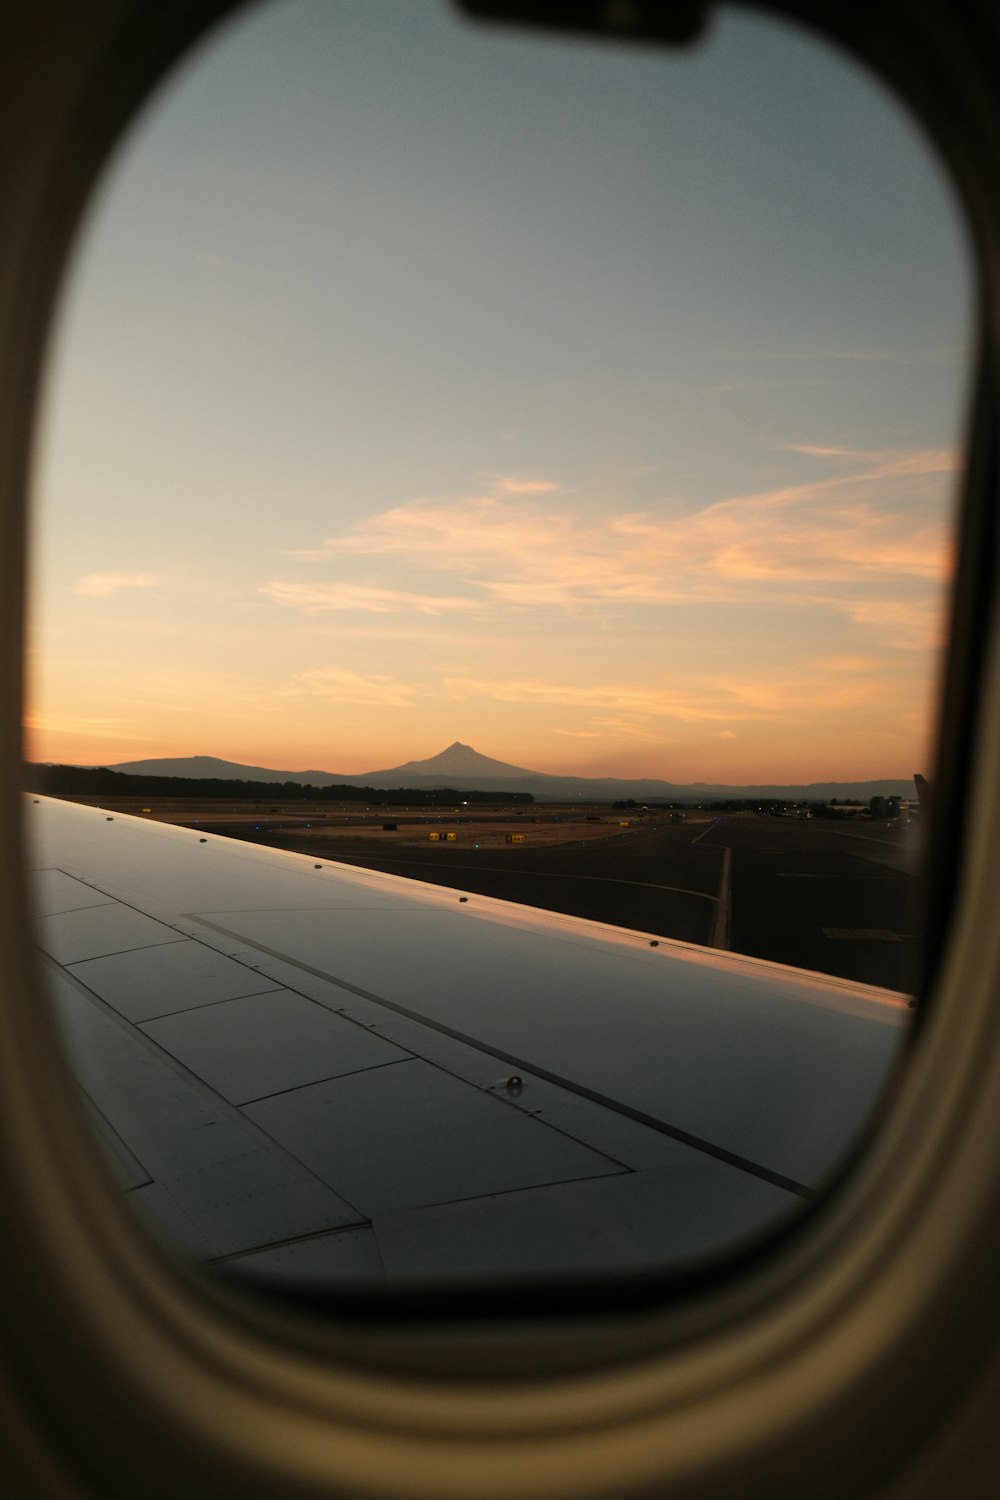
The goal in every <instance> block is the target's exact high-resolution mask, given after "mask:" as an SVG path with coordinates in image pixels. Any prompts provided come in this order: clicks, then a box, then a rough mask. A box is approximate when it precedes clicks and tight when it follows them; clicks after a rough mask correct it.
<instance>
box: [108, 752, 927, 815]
mask: <svg viewBox="0 0 1000 1500" xmlns="http://www.w3.org/2000/svg"><path fill="white" fill-rule="evenodd" d="M108 769H109V770H112V771H122V772H124V773H125V774H126V775H130V776H193V777H197V778H205V777H218V778H221V779H223V780H235V781H273V782H282V781H294V782H298V783H299V784H301V785H303V786H335V785H347V786H370V787H374V788H376V789H377V790H380V791H384V790H390V789H395V788H397V787H407V786H410V787H415V788H421V789H424V790H429V789H432V788H442V789H443V788H453V789H454V790H455V791H480V792H498V793H499V792H530V793H531V794H532V795H533V796H534V797H536V798H537V799H538V800H539V801H549V802H616V801H621V800H625V799H627V798H629V797H631V798H633V799H634V800H635V801H637V802H671V801H683V802H707V801H716V800H718V799H719V798H725V797H732V798H740V797H749V798H752V797H760V798H765V797H773V798H777V799H779V800H781V801H789V802H790V801H806V800H808V801H813V802H823V801H829V800H830V798H831V797H837V798H839V799H840V800H841V801H843V800H845V799H860V800H861V801H863V802H867V801H868V799H869V797H910V796H912V795H913V782H912V780H910V779H908V778H907V779H905V780H885V781H822V782H815V781H814V782H810V783H809V784H808V785H805V786H787V785H786V786H779V785H773V786H725V785H718V784H716V783H710V782H703V781H696V782H693V783H688V784H686V785H681V784H678V783H676V782H673V781H657V780H653V779H649V778H647V779H640V780H626V779H622V778H618V777H592V776H552V775H549V774H547V773H546V772H544V771H529V770H527V769H526V768H525V767H524V766H513V765H510V764H508V762H507V761H503V760H494V759H493V758H492V757H491V756H489V755H480V753H479V752H478V750H474V749H473V748H472V746H471V745H463V744H462V743H461V741H459V740H456V741H455V742H454V743H453V744H451V745H449V746H448V748H447V749H446V750H442V751H441V752H440V754H438V755H432V756H429V757H428V758H427V759H426V760H408V761H404V762H403V764H402V765H399V766H391V767H389V768H388V769H387V770H383V771H361V772H354V773H351V774H347V773H336V772H332V771H273V770H269V769H268V768H267V767H266V766H244V765H241V764H239V763H238V762H237V761H231V760H219V759H217V758H216V757H215V756H213V755H193V756H180V757H177V758H172V759H166V760H132V761H122V762H121V763H120V764H118V765H115V766H110V767H109V768H108Z"/></svg>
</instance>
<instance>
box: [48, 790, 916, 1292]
mask: <svg viewBox="0 0 1000 1500" xmlns="http://www.w3.org/2000/svg"><path fill="white" fill-rule="evenodd" d="M27 813H28V826H29V833H30V848H31V851H32V853H31V866H32V881H33V888H34V892H35V908H36V919H35V925H36V934H35V935H36V941H37V943H38V946H39V948H40V949H41V951H42V954H43V955H44V962H45V965H46V968H47V970H48V972H49V974H50V976H51V994H52V997H53V1001H54V1003H55V1005H56V1007H57V1009H58V1013H59V1016H60V1018H61V1022H62V1025H63V1029H64V1034H65V1037H66V1046H67V1052H68V1057H69V1061H70V1065H71V1068H72V1070H73V1072H74V1074H75V1076H76V1078H77V1081H78V1083H79V1086H80V1088H81V1089H82V1091H83V1094H84V1096H85V1099H86V1107H87V1109H88V1111H89V1112H90V1113H91V1114H92V1116H93V1118H94V1120H95V1123H96V1126H97V1129H98V1133H99V1134H100V1136H101V1137H102V1138H103V1139H104V1141H105V1143H106V1145H107V1148H108V1152H109V1154H110V1156H111V1159H112V1161H113V1162H114V1164H115V1169H116V1171H117V1173H118V1176H119V1179H120V1181H121V1184H122V1187H123V1189H124V1190H125V1191H126V1192H127V1193H128V1194H129V1196H130V1198H131V1200H132V1201H133V1202H134V1204H135V1205H136V1207H137V1209H138V1210H139V1212H140V1213H141V1214H143V1215H144V1216H146V1217H147V1218H148V1219H149V1220H150V1221H152V1223H153V1224H154V1225H156V1226H157V1227H158V1229H159V1230H160V1232H161V1233H162V1234H164V1235H165V1237H166V1238H167V1239H168V1241H169V1242H170V1243H172V1244H174V1245H176V1246H177V1247H179V1248H181V1249H182V1250H183V1251H184V1252H185V1253H188V1254H190V1255H193V1256H194V1257H195V1258H197V1259H199V1260H201V1261H206V1262H212V1263H218V1264H224V1265H225V1266H226V1268H227V1269H231V1270H232V1271H241V1272H246V1273H247V1274H251V1275H253V1276H255V1277H263V1278H271V1277H273V1278H276V1279H279V1280H296V1279H301V1280H304V1281H317V1280H322V1281H336V1282H343V1281H347V1282H362V1283H384V1282H386V1281H388V1282H391V1283H410V1282H414V1281H416V1282H420V1281H425V1280H432V1281H433V1280H439V1279H441V1278H443V1277H448V1278H456V1277H457V1278H462V1277H482V1276H490V1277H518V1276H525V1275H531V1276H536V1277H537V1276H539V1275H541V1276H550V1275H555V1274H566V1273H571V1274H580V1273H614V1274H619V1275H620V1274H622V1273H625V1274H641V1273H643V1272H647V1271H648V1270H650V1269H651V1268H663V1267H665V1266H671V1265H676V1264H677V1263H682V1262H685V1261H687V1260H689V1259H691V1258H696V1257H702V1256H704V1255H706V1254H711V1253H715V1252H719V1251H722V1250H728V1249H731V1248H733V1247H735V1246H737V1245H738V1244H739V1243H741V1242H742V1241H744V1240H747V1239H748V1238H752V1237H755V1236H756V1235H758V1234H760V1233H761V1232H762V1231H763V1230H767V1229H771V1228H772V1227H773V1226H775V1225H777V1224H778V1223H779V1222H781V1221H782V1220H783V1219H784V1218H785V1217H787V1216H788V1215H790V1214H791V1213H793V1212H794V1211H795V1210H796V1209H797V1208H800V1207H801V1205H802V1202H803V1199H807V1198H809V1197H811V1196H812V1195H813V1194H814V1193H815V1192H816V1190H817V1189H818V1188H820V1187H821V1186H822V1184H823V1182H824V1180H825V1179H826V1178H827V1177H828V1175H829V1174H830V1173H831V1172H832V1171H833V1170H834V1169H835V1168H836V1166H837V1164H838V1163H839V1162H840V1161H841V1160H842V1159H843V1156H844V1154H845V1152H846V1151H847V1150H848V1149H849V1148H850V1146H851V1145H852V1144H853V1142H854V1141H855V1140H856V1138H857V1137H858V1134H859V1132H860V1131H861V1130H862V1128H863V1127H864V1125H865V1123H866V1121H867V1120H868V1119H869V1118H870V1116H871V1112H872V1110H873V1108H874V1107H875V1105H876V1103H877V1101H878V1098H879V1096H880V1093H881V1091H882V1088H883V1086H884V1083H885V1081H886V1078H887V1077H888V1075H889V1073H890V1071H891V1069H892V1065H893V1063H894V1061H895V1059H896V1057H897V1055H898V1053H899V1049H900V1044H901V1040H902V1037H903V1035H904V1027H905V1020H906V1015H907V1008H906V1005H905V1002H904V1001H902V1000H901V999H900V997H898V996H895V995H892V994H890V993H889V992H886V991H880V990H875V989H869V988H866V987H864V986H858V985H851V984H847V983H844V982H841V981H838V980H835V979H830V978H826V977H823V976H818V975H811V974H806V973H804V972H802V971H799V970H790V969H784V968H781V967H779V966H775V965H771V964H765V963H761V962H760V961H757V960H752V959H745V958H738V957H735V956H732V955H728V954H720V953H718V952H715V951H712V950H704V949H698V948H694V947H691V946H689V945H686V944H682V943H674V942H670V941H668V940H660V941H659V943H658V944H657V945H656V946H651V937H650V936H647V935H643V934H640V933H635V932H631V931H626V930H624V929H617V928H607V927H604V926H602V925H600V924H596V923H591V922H586V921H582V920H579V919H576V918H570V917H561V916H556V915H553V914H551V913H549V912H540V911H536V910H534V909H531V908H527V907H522V906H518V905H514V904H512V903H509V902H503V901H497V900H492V899H490V898H486V897H481V896H476V895H469V896H468V897H465V896H462V895H460V894H459V893H458V892H456V891H454V890H450V889H448V890H446V889H443V888H439V887H433V886H428V885H425V884H423V883H417V882H413V881H408V880H405V879H403V878H400V877H396V876H392V875H385V874H382V873H375V872H368V871H363V870H358V869H356V868H354V867H348V866H343V865H338V864H336V863H335V862H332V861H316V860H315V859H313V858H311V857H305V856H301V855H295V854H286V853H282V852H280V851H276V850H270V849H262V848H259V847H257V846H252V845H245V844H240V843H238V842H235V841H233V840H229V839H225V838H222V837H212V836H211V835H208V836H203V835H199V834H197V833H195V832H192V831H190V830H187V829H182V828H175V827H169V826H167V825H163V824H158V823H151V822H147V821H146V820H144V819H138V818H130V817H127V816H124V815H122V814H117V813H116V814H115V815H114V816H113V817H112V816H110V815H109V814H108V813H107V812H105V811H104V810H102V809H100V808H91V807H82V806H78V805H75V804H72V803H65V802H59V801H57V800H55V799H49V798H29V799H27Z"/></svg>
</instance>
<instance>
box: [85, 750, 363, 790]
mask: <svg viewBox="0 0 1000 1500" xmlns="http://www.w3.org/2000/svg"><path fill="white" fill-rule="evenodd" d="M107 769H108V770H109V771H121V772H122V773H123V774H124V775H125V776H192V777H194V778H195V779H196V780H198V781H202V780H209V779H217V780H221V781H296V782H299V783H300V785H302V786H340V785H353V784H355V783H356V782H357V779H358V778H357V777H356V776H337V775H336V774H334V773H333V772H331V771H271V770H269V769H268V768H267V767H266V766H244V765H241V764H240V763H239V761H235V760H219V758H218V756H215V755H178V756H171V757H168V758H166V759H164V760H123V761H121V762H120V763H119V764H118V765H115V766H108V767H107Z"/></svg>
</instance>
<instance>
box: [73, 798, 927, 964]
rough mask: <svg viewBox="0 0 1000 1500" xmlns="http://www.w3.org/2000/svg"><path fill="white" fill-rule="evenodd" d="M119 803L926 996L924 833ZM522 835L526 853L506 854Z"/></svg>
mask: <svg viewBox="0 0 1000 1500" xmlns="http://www.w3.org/2000/svg"><path fill="white" fill-rule="evenodd" d="M87 800H91V799H87ZM95 800H96V799H95ZM112 802H113V803H114V805H116V806H118V807H119V809H120V810H121V811H123V812H133V813H139V814H140V815H145V816H150V817H153V818H156V819H158V820H160V821H166V822H172V823H181V824H184V825H186V826H189V827H198V828H201V829H203V830H205V831H206V832H213V833H221V834H226V835H229V836H232V837H236V838H243V839H248V840H250V841H252V842H255V843H261V844H266V845H269V846H270V847H272V848H282V849H291V850H294V851H298V852H301V853H304V854H310V855H314V856H315V857H317V858H322V859H332V860H338V861H341V862H343V863H345V864H353V865H363V866H364V867H366V868H368V869H375V870H385V871H388V872H390V873H391V874H394V875H403V876H408V877H410V878H413V879H417V880H426V881H430V882H432V883H434V884H437V885H443V886H448V887H450V888H453V889H459V890H467V891H470V892H476V893H479V894H482V895H488V896H495V897H499V898H501V899H503V900H507V901H518V902H523V903H524V904H526V905H529V906H539V907H544V908H547V909H549V910H552V911H559V912H565V913H568V914H570V915H572V916H579V917H587V918H591V919H594V920H597V921H604V922H611V923H614V924H615V925H617V926H621V927H629V928H633V929H637V930H639V931H641V932H646V933H649V934H650V935H651V936H656V937H664V938H677V939H680V940H682V941H684V942H690V943H698V944H704V945H713V946H715V947H720V948H728V949H730V950H732V951H733V952H736V953H746V954H750V955H752V956H754V957H757V958H764V959H770V960H772V961H774V962H777V963H783V964H793V965H796V966H798V967H800V968H804V969H815V970H819V971H821V972H823V973H828V974H836V975H840V976H842V977H844V978H847V979H854V980H860V981H862V982H863V983H867V984H877V985H883V986H885V987H887V988H889V989H895V990H901V991H905V992H909V991H912V989H913V988H914V986H915V983H916V975H917V963H918V946H919V945H918V936H917V934H918V918H919V911H920V881H919V847H918V845H919V834H920V828H919V825H917V824H909V825H899V824H886V823H885V822H883V821H877V820H874V819H867V818H865V819H860V818H859V819H837V820H827V819H821V818H811V819H808V820H801V819H799V818H791V817H773V816H769V815H766V814H754V813H721V814H715V813H708V812H704V811H699V810H691V811H688V812H687V813H686V814H685V820H684V821H683V822H674V821H671V820H670V815H669V813H661V812H659V811H657V812H655V813H654V814H652V815H650V816H648V817H641V818H640V817H638V816H636V815H635V814H633V813H631V812H618V811H617V810H614V809H609V808H608V807H606V806H605V807H601V808H588V809H585V810H581V809H569V808H566V807H542V806H537V805H536V806H534V807H532V808H525V809H520V810H499V811H497V810H493V809H489V810H486V809H483V810H480V809H478V808H468V807H460V808H453V809H448V810H438V809H427V808H409V809H402V808H398V809H397V808H389V809H378V810H375V811H372V812H368V813H363V812H360V811H359V810H358V808H357V807H356V806H351V805H350V804H344V805H338V804H330V803H317V804H300V803H296V804H294V808H293V807H292V806H288V807H284V808H278V807H273V806H265V805H264V804H254V805H252V806H248V805H247V804H246V803H218V804H214V803H210V804H202V805H195V804H192V803H191V802H185V803H180V802H173V801H171V800H169V799H160V798H157V799H148V800H147V801H146V803H145V805H143V804H142V800H141V799H111V800H108V799H103V800H102V805H107V806H111V805H112ZM147 809H148V811H147ZM392 824H394V825H395V827H391V826H385V825H392ZM623 825H625V826H623ZM433 834H437V835H438V837H437V838H432V837H431V836H432V835H433ZM448 834H453V835H454V838H452V839H449V838H447V837H446V835H448ZM519 835H520V836H523V839H524V842H523V843H521V842H510V841H509V840H510V839H511V838H513V837H517V836H519Z"/></svg>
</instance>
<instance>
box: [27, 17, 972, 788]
mask: <svg viewBox="0 0 1000 1500" xmlns="http://www.w3.org/2000/svg"><path fill="white" fill-rule="evenodd" d="M971 302H972V289H971V280H970V270H969V263H968V255H967V251H966V248H965V245H964V241H963V238H962V234H961V231H960V227H959V224H958V220H957V215H956V212H955V209H954V206H953V204H952V203H951V200H950V198H949V195H948V192H947V190H946V188H945V186H944V184H943V181H942V177H941V174H940V172H939V170H938V168H937V167H936V166H935V164H934V163H933V161H932V160H931V158H930V157H929V155H928V151H927V148H926V147H925V145H924V144H923V143H922V141H921V139H920V137H919V136H918V135H917V134H916V132H915V130H914V128H913V126H912V125H911V124H910V123H909V121H908V120H907V118H906V116H905V115H904V114H903V113H902V112H901V110H900V108H899V106H897V105H896V104H895V103H893V102H892V101H891V100H890V99H888V97H886V96H884V95H883V93H882V92H881V90H880V89H876V86H875V85H874V83H873V82H872V81H871V80H870V79H869V78H868V77H867V75H865V74H864V73H863V72H861V71H860V70H858V69H856V68H855V67H854V65H853V64H850V63H849V62H848V60H847V59H846V58H841V57H838V56H836V55H835V54H833V53H831V52H829V51H824V50H822V49H821V48H820V47H819V46H817V45H816V44H815V43H813V42H812V41H811V40H810V39H809V38H808V37H807V36H806V35H805V34H804V33H799V32H793V31H791V30H786V29H784V28H780V29H779V28H778V27H776V26H774V25H773V24H771V23H764V22H763V21H761V20H760V19H759V18H757V17H754V16H751V15H746V14H742V13H740V12H726V13H724V14H723V15H722V17H721V18H720V19H719V20H718V21H717V22H716V24H715V25H714V27H713V29H712V33H711V36H710V37H709V38H708V40H707V41H706V43H705V44H704V45H702V46H700V47H699V48H697V49H696V50H694V51H692V52H691V53H690V54H685V55H681V54H677V55H666V54H651V53H648V52H645V51H643V52H635V51H633V50H631V49H629V48H625V47H623V48H611V49H607V48H602V47H597V46H594V45H591V44H587V43H575V44H566V43H555V42H551V41H548V40H545V41H541V42H539V41H532V42H526V41H524V40H520V39H517V38H516V37H513V38H512V37H510V36H507V35H498V34H495V33H493V32H485V33H484V32H480V31H479V30H478V29H471V28H469V27H467V26H465V25H464V24H461V23H457V22H455V21H454V20H453V19H451V18H450V17H449V16H448V14H447V12H446V11H444V10H442V8H441V7H440V6H439V5H438V4H437V3H435V0H427V3H424V0H405V3H402V4H391V3H380V0H374V3H373V0H352V3H344V4H340V3H331V0H315V3H314V0H281V3H274V4H266V5H262V6H259V7H257V8H255V9H253V10H252V11H251V12H249V13H248V15H247V17H246V18H244V19H243V20H241V21H238V22H236V23H235V24H233V25H231V26H228V27H226V28H223V29H222V30H220V31H219V32H217V33H216V34H215V36H214V37H213V38H212V40H211V42H210V43H209V44H208V45H206V46H205V47H203V49H202V50H201V51H200V52H198V53H197V54H196V56H195V57H194V59H193V60H192V61H190V62H189V63H188V64H186V65H185V66H184V67H183V68H182V69H181V70H180V71H179V72H178V74H177V75H176V76H175V77H174V78H173V79H172V80H171V81H170V82H169V84H168V85H167V86H166V87H165V88H164V89H163V91H162V93H161V94H160V95H159V96H158V97H157V99H156V100H155V101H154V103H153V105H152V106H151V107H150V108H149V109H148V111H147V112H146V114H145V115H144V116H143V118H142V120H141V121H140V123H139V124H138V126H137V127H136V128H135V130H134V131H133V133H132V134H131V135H130V136H129V138H128V140H127V142H126V143H125V145H124V147H123V149H122V150H121V152H120V153H119V155H118V156H117V158H116V159H115V161H114V163H113V164H112V167H111V169H110V171H109V173H108V175H107V178H106V180H105V183H104V187H103V190H102V192H101V193H100V194H99V197H98V199H97V201H96V203H95V207H94V209H93V211H92V214H91V216H90V219H89V221H88V223H87V226H86V232H85V234H84V236H83V237H82V239H81V243H80V247H79V251H78V254H77V257H76V260H75V263H74V266H73V270H72V274H71V276H70V279H69V282H68V285H67V290H66V296H65V300H64V305H63V312H62V316H61V320H60V324H59V328H58V330H57V334H56V337H55V340H54V344H53V352H52V360H51V370H50V379H49V386H48V394H47V400H46V405H45V414H44V421H43V425H42V430H41V433H40V437H39V444H38V454H37V466H36V484H35V490H36V500H37V506H36V536H35V558H34V603H33V610H32V615H31V621H30V651H29V675H30V683H29V692H30V698H29V705H28V719H27V722H28V738H27V753H28V755H29V757H30V758H32V759H35V760H53V761H70V762H76V763H82V764H109V763H115V762H118V761H124V760H132V759H139V758H145V757H150V756H167V755H192V754H210V755H218V756H222V757H224V758H227V759H231V760H238V761H243V762H248V763H251V764H258V765H268V766H273V767H277V768H281V769H290V770H291V769H303V768H318V769H325V770H330V771H335V772H343V773H345V774H350V773H353V772H361V771H365V770H374V769H378V768H380V767H383V766H392V765H395V764H398V763H399V762H401V761H404V760H410V759H418V758H423V757H425V756H429V755H432V754H435V753H436V752H437V751H439V750H441V749H443V748H444V747H445V746H446V745H447V744H449V743H450V742H451V741H453V740H456V739H458V740H462V741H464V742H466V743H469V744H472V745H474V746H475V747H476V748H477V749H478V750H480V751H482V752H483V753H484V754H487V755H490V756H495V757H497V758H498V759H501V760H506V761H511V762H514V763H515V764H518V765H522V766H528V767H531V768H533V769H536V770H540V771H549V772H555V773H558V772H565V773H574V774H580V775H617V776H632V775H635V776H640V775H641V776H657V777H663V778H665V779H667V780H671V781H677V782H686V781H694V780H707V781H719V782H728V783H732V784H737V785H738V784H741V783H749V782H768V781H781V782H786V781H787V782H808V781H818V780H828V779H838V780H853V779H862V778H869V777H888V776H892V777H896V776H907V775H909V774H910V773H911V772H913V771H914V770H917V769H929V768H930V757H931V744H932V725H933V714H934V704H935V695H936V684H937V672H938V665H939V663H938V651H939V647H940V645H941V642H942V640H943V631H944V622H945V615H946V592H947V584H948V578H949V570H950V563H951V521H952V510H953V499H954V493H955V488H956V484H957V481H958V479H959V474H960V466H961V439H962V423H963V401H964V397H965V394H966V371H967V365H968V357H969V346H970V337H971V336H970V308H971Z"/></svg>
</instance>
